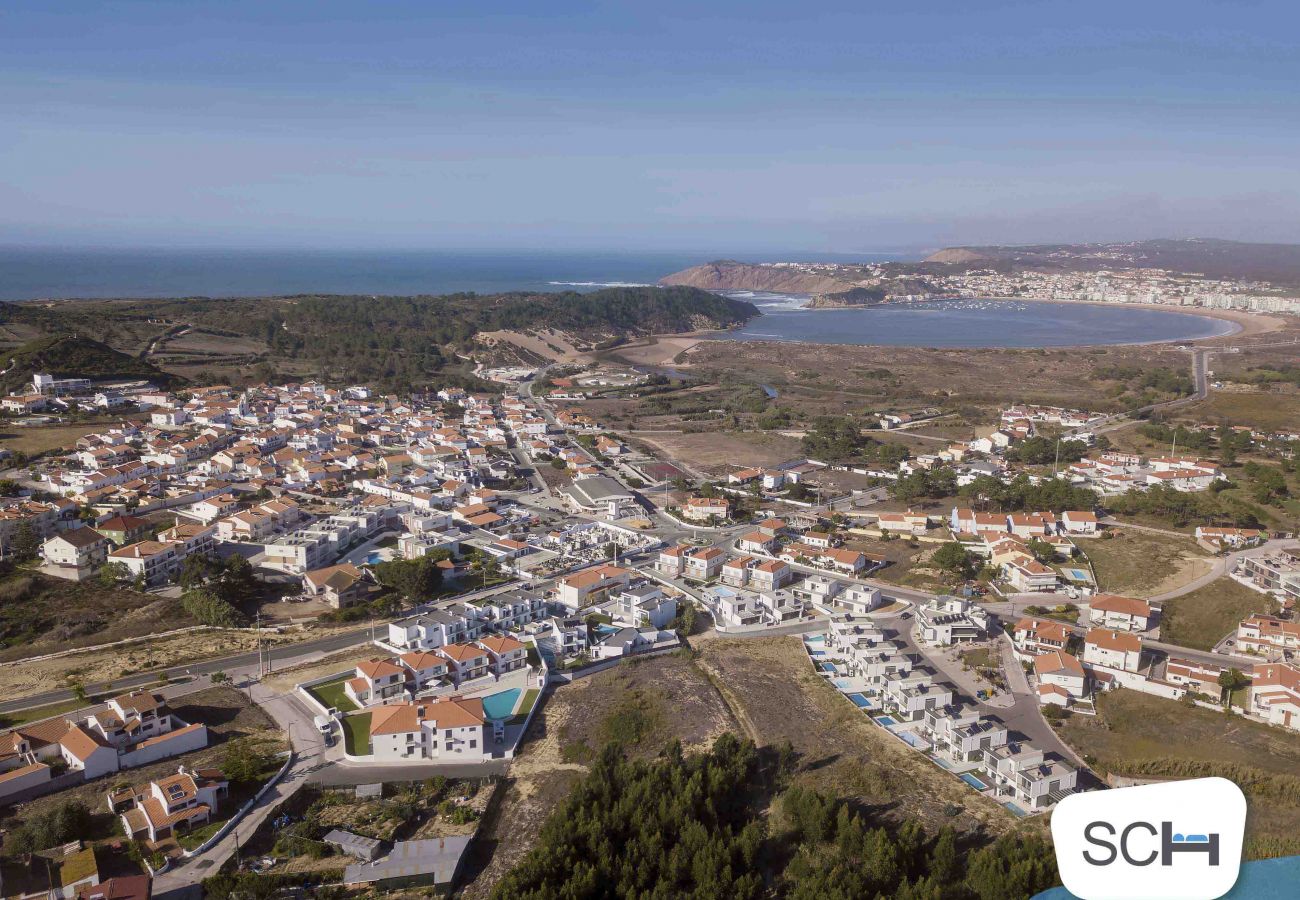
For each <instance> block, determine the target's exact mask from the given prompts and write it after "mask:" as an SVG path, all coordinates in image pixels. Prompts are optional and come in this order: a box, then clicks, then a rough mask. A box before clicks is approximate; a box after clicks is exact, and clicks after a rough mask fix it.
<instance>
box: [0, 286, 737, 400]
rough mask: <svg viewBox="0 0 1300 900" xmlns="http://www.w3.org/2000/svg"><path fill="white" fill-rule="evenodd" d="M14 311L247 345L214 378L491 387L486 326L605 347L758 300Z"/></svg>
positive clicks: (49, 323) (96, 327)
mask: <svg viewBox="0 0 1300 900" xmlns="http://www.w3.org/2000/svg"><path fill="white" fill-rule="evenodd" d="M8 310H9V312H10V315H11V316H12V318H13V319H15V320H17V321H20V322H21V323H22V324H23V325H24V326H25V327H37V328H40V329H41V330H43V331H45V332H46V333H55V332H61V333H66V332H69V331H78V332H82V333H93V334H103V335H109V336H108V337H106V338H105V339H106V340H108V341H110V342H114V343H117V344H118V346H119V347H131V348H136V347H140V346H146V345H148V344H149V343H150V341H151V339H152V338H155V337H157V336H159V335H163V334H173V333H178V332H179V331H180V330H183V329H186V328H192V329H194V331H195V332H200V331H201V332H202V333H203V334H204V335H205V336H204V338H203V342H204V346H205V347H207V348H212V349H214V350H220V349H222V345H223V344H226V345H230V346H232V347H233V346H235V345H238V346H239V347H240V350H239V357H238V359H233V360H228V363H227V364H226V365H225V367H224V368H219V367H217V366H214V367H213V371H212V372H211V375H212V377H213V378H218V377H219V378H222V379H238V378H246V379H249V378H258V379H262V378H270V377H274V376H276V375H277V374H287V375H291V376H293V377H308V376H310V377H319V378H326V379H330V380H337V381H349V382H364V383H370V384H375V385H379V386H383V387H385V388H386V389H394V390H397V389H408V388H410V387H414V386H427V385H429V384H430V383H432V382H433V381H434V380H437V381H438V382H439V383H441V384H453V383H455V384H463V385H473V386H481V385H478V384H477V383H476V382H475V381H474V380H473V379H472V378H471V377H470V375H469V372H470V370H471V369H472V368H473V361H472V359H470V357H472V355H473V354H474V353H475V352H477V351H478V350H480V349H481V347H480V345H479V344H477V343H476V340H475V338H476V336H477V335H479V334H481V333H484V332H496V331H516V332H532V331H560V332H564V333H565V334H567V335H569V336H570V337H571V338H573V339H574V340H576V341H580V342H582V343H585V344H587V345H589V346H595V345H597V344H600V343H603V342H606V341H609V340H611V339H616V338H622V337H628V336H636V335H646V334H670V333H676V332H685V331H695V330H701V329H718V328H728V327H731V326H734V325H739V324H741V323H743V322H746V321H748V320H749V319H750V318H752V317H754V316H756V315H758V310H757V309H756V308H755V307H754V306H753V305H752V304H749V303H745V302H743V301H740V300H732V299H728V298H726V297H721V296H718V295H717V294H711V293H708V292H707V291H702V290H697V289H694V288H690V287H668V288H655V287H643V288H609V289H606V290H601V291H595V292H592V293H589V294H579V293H575V292H572V291H568V292H563V293H555V294H533V293H522V292H521V293H510V294H497V295H490V296H480V295H476V294H452V295H446V296H437V297H434V296H415V297H370V296H365V297H361V296H333V295H310V296H294V297H244V298H229V299H212V298H195V299H176V300H83V301H63V302H59V303H54V304H41V303H19V304H9V305H8ZM190 340H191V344H190V345H189V346H191V347H192V346H194V345H193V343H192V341H193V339H190ZM92 343H93V342H92ZM99 346H100V347H103V345H99ZM178 346H180V347H184V346H186V344H185V339H182V340H181V341H178V342H173V343H171V344H170V345H169V349H168V350H167V353H168V354H173V353H174V354H175V355H176V358H177V363H176V364H180V363H181V362H183V360H182V359H181V358H180V354H179V352H177V350H176V348H177V347H178ZM105 349H107V348H105ZM110 352H111V351H110ZM118 355H119V356H122V355H123V354H118ZM159 358H160V359H161V360H164V362H163V363H162V364H163V365H165V366H171V365H173V363H172V362H171V359H172V356H171V355H167V356H160V357H159ZM189 358H190V361H191V365H193V364H195V361H196V360H197V365H199V366H203V365H204V364H205V363H203V362H202V360H204V359H205V358H207V357H204V356H202V355H200V354H199V353H198V351H197V350H191V351H190V357H189ZM126 359H127V360H129V361H130V362H132V363H134V364H136V365H138V366H143V365H146V364H144V363H140V362H139V361H138V360H135V359H134V358H132V357H129V356H127V357H126ZM122 365H125V363H122ZM149 368H150V370H151V371H156V370H153V369H152V367H149ZM185 371H194V369H193V368H187V369H185ZM141 377H143V376H141ZM196 379H197V380H200V381H204V380H208V378H207V377H206V376H197V375H196Z"/></svg>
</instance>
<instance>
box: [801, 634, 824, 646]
mask: <svg viewBox="0 0 1300 900" xmlns="http://www.w3.org/2000/svg"><path fill="white" fill-rule="evenodd" d="M803 642H804V643H805V644H824V643H826V635H824V634H810V635H808V636H806V637H805V638H804V639H803Z"/></svg>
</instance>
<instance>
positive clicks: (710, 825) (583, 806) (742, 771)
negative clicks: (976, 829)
mask: <svg viewBox="0 0 1300 900" xmlns="http://www.w3.org/2000/svg"><path fill="white" fill-rule="evenodd" d="M791 762H792V759H791V757H790V755H789V754H788V753H778V752H773V751H759V750H756V749H755V747H754V745H753V744H752V743H749V742H743V743H742V742H741V741H740V740H739V739H737V738H736V737H735V736H734V735H731V734H723V735H722V736H721V737H719V738H717V740H715V741H714V743H713V746H712V748H711V749H710V750H709V751H708V752H707V753H699V754H693V755H691V756H686V755H684V754H683V753H682V749H681V745H680V744H679V743H674V744H673V745H671V746H669V747H668V748H667V749H666V750H665V752H664V753H663V755H661V756H660V757H659V758H658V759H656V760H654V761H642V760H629V759H628V758H627V756H626V755H624V753H623V752H622V750H621V748H619V747H618V746H617V745H611V746H609V747H606V748H605V749H604V750H603V751H602V752H601V753H600V755H599V757H598V758H597V760H596V761H595V763H594V764H593V766H592V769H591V771H590V772H589V773H588V775H587V776H586V777H585V778H584V779H583V780H582V781H581V782H579V783H578V784H577V786H576V787H575V788H574V789H573V791H572V793H571V794H570V795H569V797H568V799H567V801H566V802H565V803H564V804H563V806H561V807H560V808H559V809H557V810H556V811H555V812H554V813H553V814H552V815H551V817H550V818H549V819H548V820H547V822H546V824H545V825H543V826H542V828H541V830H540V832H539V834H538V839H537V843H536V845H535V846H534V847H533V849H532V850H531V851H530V852H529V853H528V854H527V855H526V856H525V857H524V858H523V859H522V860H521V861H520V862H519V863H518V864H517V865H516V866H515V867H514V868H513V869H512V870H511V871H510V872H509V873H507V874H506V875H505V877H504V878H503V879H502V880H501V881H500V882H498V883H497V885H496V886H495V888H494V890H493V893H492V896H493V897H494V898H506V897H509V898H551V897H555V898H560V897H577V896H598V895H599V896H624V897H630V896H638V897H668V896H684V897H735V898H746V897H750V898H757V897H771V896H776V897H791V898H801V900H802V898H807V900H813V898H827V897H829V898H853V897H876V896H886V897H902V898H940V897H951V898H980V900H995V898H1004V897H1026V896H1030V895H1032V894H1035V893H1037V892H1038V891H1041V890H1044V889H1046V888H1049V887H1051V886H1053V885H1054V884H1055V883H1056V868H1055V864H1054V860H1053V858H1052V854H1051V850H1050V848H1049V847H1048V846H1047V845H1046V843H1045V842H1044V841H1043V840H1042V839H1041V838H1038V837H1036V836H1034V837H1005V838H1003V839H1000V840H998V841H997V842H996V843H993V844H990V845H988V846H985V847H983V848H981V849H977V850H974V851H972V852H970V853H969V854H968V855H967V856H966V858H965V859H963V858H962V856H961V855H960V854H959V853H958V851H957V843H956V840H955V835H954V834H953V832H952V831H951V830H950V829H945V830H944V831H942V832H941V833H940V834H939V835H938V836H937V837H935V838H931V837H930V836H928V835H926V833H925V831H924V829H923V828H921V827H920V826H919V825H918V824H917V823H916V822H915V821H911V820H907V821H904V822H902V823H901V824H898V825H893V824H890V825H888V826H887V825H885V824H884V822H883V820H876V819H875V818H874V816H873V814H871V813H868V814H863V813H861V812H857V811H855V810H854V809H853V808H852V807H850V806H849V805H848V804H846V803H844V802H842V801H838V800H834V799H831V798H828V797H826V796H824V795H822V794H820V793H818V792H816V791H811V790H805V789H802V788H798V787H790V788H784V784H785V782H786V780H787V778H788V775H789V766H790V764H791ZM783 788H784V789H783ZM769 804H770V805H771V808H772V810H773V814H772V815H770V816H769V815H766V814H765V809H766V808H767V806H768V805H769Z"/></svg>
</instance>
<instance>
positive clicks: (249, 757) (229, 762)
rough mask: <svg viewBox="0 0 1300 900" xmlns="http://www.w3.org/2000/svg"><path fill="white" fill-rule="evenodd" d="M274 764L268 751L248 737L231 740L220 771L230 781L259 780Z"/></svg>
mask: <svg viewBox="0 0 1300 900" xmlns="http://www.w3.org/2000/svg"><path fill="white" fill-rule="evenodd" d="M273 765H274V760H273V758H272V756H271V755H270V754H269V753H266V752H265V751H263V750H262V749H261V748H260V747H259V746H258V745H257V744H254V743H253V742H252V741H250V740H249V739H248V738H242V739H240V740H237V741H232V742H231V744H230V746H229V747H227V748H226V755H225V757H224V758H223V759H222V761H221V771H222V773H223V774H224V775H225V776H226V777H227V778H229V779H230V780H231V781H232V782H240V783H243V784H249V783H251V782H254V781H260V780H261V779H262V778H263V777H264V776H265V774H266V773H267V772H268V771H270V769H271V767H272V766H273Z"/></svg>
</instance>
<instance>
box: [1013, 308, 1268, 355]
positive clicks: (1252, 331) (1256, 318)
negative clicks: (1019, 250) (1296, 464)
mask: <svg viewBox="0 0 1300 900" xmlns="http://www.w3.org/2000/svg"><path fill="white" fill-rule="evenodd" d="M989 299H992V300H1022V301H1024V302H1026V303H1086V304H1087V305H1089V306H1123V307H1124V308H1126V309H1150V310H1156V311H1158V312H1173V313H1184V314H1187V315H1193V316H1205V317H1206V318H1209V319H1223V320H1225V321H1227V322H1232V323H1233V324H1234V325H1236V326H1237V330H1236V331H1233V332H1232V333H1230V334H1220V335H1216V336H1215V337H1207V338H1196V339H1195V340H1189V341H1186V342H1185V343H1189V344H1200V343H1204V342H1205V341H1220V340H1223V339H1224V338H1227V337H1254V336H1255V335H1257V334H1268V333H1269V332H1271V331H1281V330H1282V329H1283V328H1285V327H1286V326H1287V320H1286V319H1284V318H1283V317H1281V316H1272V315H1268V314H1267V313H1254V312H1245V311H1243V310H1238V309H1206V308H1204V307H1200V306H1171V305H1169V304H1166V303H1107V302H1105V301H1104V300H1064V301H1062V300H1049V299H1046V298H1043V297H991V298H989Z"/></svg>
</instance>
